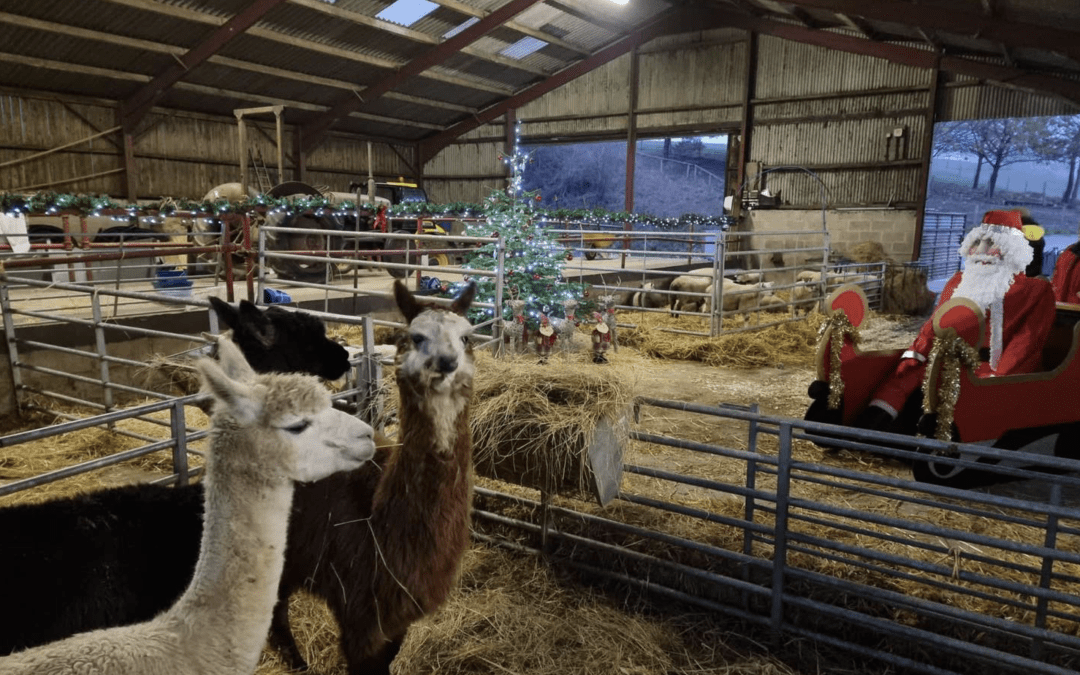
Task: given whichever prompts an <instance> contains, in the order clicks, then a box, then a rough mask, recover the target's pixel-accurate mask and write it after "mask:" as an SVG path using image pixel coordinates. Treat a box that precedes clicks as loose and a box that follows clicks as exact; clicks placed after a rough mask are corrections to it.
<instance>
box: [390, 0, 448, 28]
mask: <svg viewBox="0 0 1080 675" xmlns="http://www.w3.org/2000/svg"><path fill="white" fill-rule="evenodd" d="M436 7H438V5H436V4H435V3H434V2H428V0H397V2H395V3H394V4H392V5H390V6H389V7H386V8H384V9H383V11H381V12H379V13H378V14H376V15H375V18H377V19H382V20H383V21H390V22H392V23H396V24H399V25H402V26H411V25H413V24H414V23H416V22H417V21H419V20H420V19H422V18H424V17H425V16H427V15H428V14H431V13H432V12H433V11H435V8H436Z"/></svg>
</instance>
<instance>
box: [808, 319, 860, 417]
mask: <svg viewBox="0 0 1080 675" xmlns="http://www.w3.org/2000/svg"><path fill="white" fill-rule="evenodd" d="M829 329H832V335H831V336H830V337H829V400H828V404H829V410H836V409H837V408H839V407H840V400H841V399H842V398H843V396H844V378H843V377H841V376H840V350H842V349H843V348H844V336H845V335H849V336H851V342H852V343H854V344H859V339H860V336H859V329H858V328H857V327H856V326H855V325H854V324H852V323H851V319H849V318H848V315H847V314H845V313H844V312H836V313H834V314H833V315H832V316H830V317H829V318H828V319H826V320H825V322H824V323H822V324H821V326H820V327H819V328H818V335H817V339H818V342H821V340H823V339H824V337H825V334H826V333H827V332H828V331H829Z"/></svg>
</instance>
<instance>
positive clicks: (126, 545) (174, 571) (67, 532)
mask: <svg viewBox="0 0 1080 675" xmlns="http://www.w3.org/2000/svg"><path fill="white" fill-rule="evenodd" d="M210 302H211V304H212V305H213V307H214V309H215V311H216V312H217V313H218V316H219V318H221V320H222V321H223V322H224V323H225V324H226V325H228V326H229V327H230V328H231V329H232V340H233V342H234V343H236V344H237V345H238V346H239V347H240V349H241V350H242V351H243V353H244V355H245V357H246V358H247V359H248V360H249V362H250V363H252V364H253V366H254V368H255V370H257V371H258V370H260V369H265V370H274V369H277V370H279V371H283V370H287V369H289V368H295V369H298V370H299V371H301V372H307V373H309V374H317V375H320V376H322V377H324V378H327V379H336V378H338V377H340V376H341V375H343V374H344V373H345V372H346V370H348V367H349V363H348V361H347V360H346V359H342V358H341V355H342V354H343V353H346V352H345V350H344V348H342V347H341V346H340V345H338V344H337V343H335V342H333V341H331V340H329V339H328V338H327V337H326V328H325V326H324V325H323V323H322V321H320V320H319V319H318V318H317V317H313V316H311V315H308V314H304V313H303V312H290V311H286V310H283V309H280V308H277V307H271V308H270V309H268V310H266V311H265V312H264V311H262V310H259V309H258V308H256V307H255V306H254V305H252V304H250V303H247V302H246V301H241V302H240V305H239V309H238V310H236V309H234V308H233V307H232V306H231V305H228V304H226V303H224V302H221V301H219V300H217V298H210ZM219 348H220V345H219ZM381 444H385V441H382V442H381ZM202 503H203V488H202V485H201V484H195V485H187V486H182V487H176V488H172V487H168V486H163V485H146V484H143V485H129V486H123V487H117V488H110V489H107V490H98V491H95V492H90V493H85V494H81V495H77V496H74V497H68V498H64V499H54V500H51V501H47V502H44V503H40V504H19V505H14V506H8V507H5V508H0V539H2V540H3V541H4V547H3V550H4V554H3V555H2V556H0V578H5V579H20V580H21V582H20V583H18V584H11V585H9V586H8V588H7V589H5V591H4V594H5V599H6V600H7V601H8V602H10V603H11V606H14V607H23V608H25V609H24V610H23V611H21V612H19V613H15V612H0V654H8V653H10V652H12V651H14V650H16V649H25V648H27V647H33V646H37V645H41V644H45V643H47V642H53V641H56V640H60V639H62V638H65V637H68V636H70V635H72V634H74V633H80V632H84V631H88V630H93V629H97V628H105V627H109V626H119V625H125V624H131V623H137V622H141V621H147V620H149V619H150V618H152V617H153V616H154V615H156V614H158V613H159V612H161V611H162V610H164V609H165V608H167V607H168V606H169V605H170V604H172V603H173V602H174V601H176V599H177V598H178V597H179V596H180V593H181V592H182V591H183V590H184V586H185V584H187V582H188V581H189V580H190V579H191V574H192V570H194V569H195V561H196V559H197V557H198V554H199V538H200V536H201V532H202V513H203V510H202Z"/></svg>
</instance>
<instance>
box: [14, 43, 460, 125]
mask: <svg viewBox="0 0 1080 675" xmlns="http://www.w3.org/2000/svg"><path fill="white" fill-rule="evenodd" d="M0 63H13V64H16V65H23V66H32V67H34V68H40V69H42V70H55V71H61V72H67V73H77V74H80V75H88V76H91V77H104V78H108V79H111V80H118V81H123V82H139V83H147V82H150V80H151V78H150V76H149V75H143V74H142V73H130V72H127V71H123V70H114V69H112V68H101V67H98V66H84V65H80V64H77V63H68V62H66V61H56V60H53V59H42V58H38V57H33V56H23V55H21V54H10V53H6V52H0ZM174 88H175V89H177V90H178V91H190V92H195V93H199V94H208V95H211V96H224V97H228V98H234V99H237V100H241V101H250V102H253V103H258V104H261V105H284V106H288V107H289V108H292V109H294V110H306V111H308V112H316V113H321V112H323V111H325V110H326V107H325V106H321V105H314V104H311V103H307V102H305V101H293V100H289V99H282V98H274V97H272V96H263V95H261V94H252V93H249V92H243V91H233V90H231V89H221V88H219V87H208V86H206V85H202V84H193V83H191V82H182V81H181V82H177V83H176V84H175V85H174ZM350 117H354V118H356V119H365V120H371V121H372V122H379V123H381V124H392V125H395V126H401V127H415V128H419V129H429V130H433V131H434V130H439V129H441V128H442V127H440V126H439V125H437V124H430V123H427V122H415V121H411V120H402V119H399V118H396V117H385V116H383V115H371V114H367V113H360V112H356V113H352V114H351V115H350ZM394 140H395V142H401V143H410V142H412V141H408V140H402V139H394Z"/></svg>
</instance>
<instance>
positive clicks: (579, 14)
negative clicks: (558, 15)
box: [544, 0, 631, 37]
mask: <svg viewBox="0 0 1080 675" xmlns="http://www.w3.org/2000/svg"><path fill="white" fill-rule="evenodd" d="M544 4H546V5H547V6H548V7H553V8H555V9H557V10H559V11H560V12H563V13H564V14H569V15H570V16H572V17H574V18H575V19H581V20H582V21H584V22H585V23H589V24H592V25H594V26H597V27H598V28H603V29H604V30H606V31H607V32H609V33H611V34H612V35H616V36H618V37H623V36H624V35H626V34H627V33H629V32H630V31H631V27H630V26H627V25H622V24H618V23H615V22H614V21H607V20H606V19H601V18H600V17H598V16H595V15H592V14H588V13H587V12H583V11H581V10H579V9H575V8H573V7H571V6H570V5H567V4H565V3H563V2H559V0H546V2H545V3H544Z"/></svg>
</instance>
